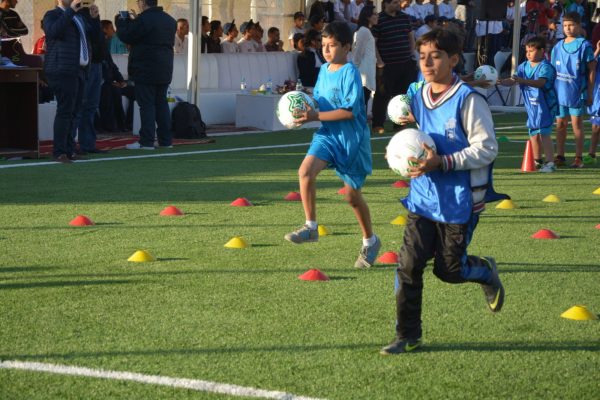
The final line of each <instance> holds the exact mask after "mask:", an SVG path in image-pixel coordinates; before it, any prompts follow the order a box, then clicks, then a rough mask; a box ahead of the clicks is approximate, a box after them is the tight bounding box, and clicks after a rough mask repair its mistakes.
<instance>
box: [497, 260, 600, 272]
mask: <svg viewBox="0 0 600 400" xmlns="http://www.w3.org/2000/svg"><path fill="white" fill-rule="evenodd" d="M498 264H499V265H500V269H501V272H502V273H503V274H507V273H508V274H510V273H519V272H600V265H597V264H547V263H543V264H534V263H510V262H502V263H498ZM503 267H508V268H503Z"/></svg>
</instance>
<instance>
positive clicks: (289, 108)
mask: <svg viewBox="0 0 600 400" xmlns="http://www.w3.org/2000/svg"><path fill="white" fill-rule="evenodd" d="M306 104H308V105H309V106H310V107H311V108H313V109H315V108H316V106H315V102H314V101H313V99H311V98H310V96H309V95H307V94H306V93H304V92H299V91H296V90H293V91H291V92H287V93H286V94H284V95H283V96H281V99H279V102H278V103H277V108H276V109H275V114H276V115H277V118H278V119H279V122H281V125H283V126H285V127H286V128H288V129H298V128H300V127H301V126H302V124H299V123H298V122H296V118H295V117H294V112H295V110H302V111H306V109H307V108H306Z"/></svg>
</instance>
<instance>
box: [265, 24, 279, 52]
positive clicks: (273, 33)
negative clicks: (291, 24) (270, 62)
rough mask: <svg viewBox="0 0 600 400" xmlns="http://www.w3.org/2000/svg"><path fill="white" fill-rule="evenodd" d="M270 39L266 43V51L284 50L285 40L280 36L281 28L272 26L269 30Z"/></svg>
mask: <svg viewBox="0 0 600 400" xmlns="http://www.w3.org/2000/svg"><path fill="white" fill-rule="evenodd" d="M267 36H268V38H269V39H268V41H267V43H266V44H265V50H266V51H283V41H281V39H280V36H279V29H277V28H276V27H274V26H272V27H270V28H269V30H268V31H267Z"/></svg>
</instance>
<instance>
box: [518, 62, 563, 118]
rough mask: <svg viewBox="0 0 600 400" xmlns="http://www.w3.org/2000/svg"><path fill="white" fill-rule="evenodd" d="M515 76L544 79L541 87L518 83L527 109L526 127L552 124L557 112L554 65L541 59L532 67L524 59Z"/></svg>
mask: <svg viewBox="0 0 600 400" xmlns="http://www.w3.org/2000/svg"><path fill="white" fill-rule="evenodd" d="M517 76H518V77H519V78H523V79H531V80H537V79H540V78H544V79H546V83H545V84H544V87H542V88H536V87H533V86H527V85H519V87H520V89H521V92H522V93H523V100H524V102H525V108H526V109H527V127H528V128H529V129H543V128H548V127H550V126H552V124H553V123H554V117H555V116H556V114H557V112H558V103H557V101H556V94H555V92H554V80H555V78H556V71H555V70H554V67H552V65H551V64H550V63H549V62H548V61H546V60H542V61H541V62H539V63H538V64H537V65H536V66H535V67H532V66H531V64H530V63H529V61H525V62H524V63H522V64H521V65H519V67H518V68H517Z"/></svg>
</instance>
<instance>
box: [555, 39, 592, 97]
mask: <svg viewBox="0 0 600 400" xmlns="http://www.w3.org/2000/svg"><path fill="white" fill-rule="evenodd" d="M575 40H577V41H579V42H580V43H579V46H577V49H576V50H575V51H573V52H568V51H567V50H565V48H564V45H565V42H564V40H561V41H560V42H558V43H557V44H556V46H554V49H553V50H552V53H553V54H552V58H553V62H554V65H553V67H554V68H555V69H556V80H555V81H554V88H555V89H556V95H557V97H558V104H560V105H561V106H566V107H570V108H578V107H581V99H582V94H583V93H584V90H583V89H585V87H586V75H585V72H586V63H585V62H584V61H583V60H584V54H585V50H586V48H587V47H588V46H590V44H589V43H588V42H587V41H586V40H585V39H583V38H578V39H575Z"/></svg>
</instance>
